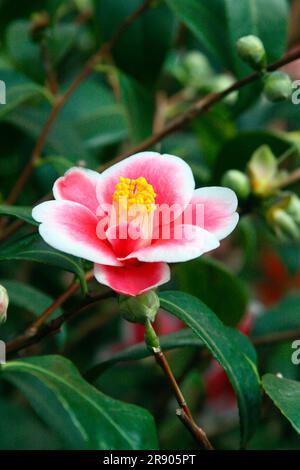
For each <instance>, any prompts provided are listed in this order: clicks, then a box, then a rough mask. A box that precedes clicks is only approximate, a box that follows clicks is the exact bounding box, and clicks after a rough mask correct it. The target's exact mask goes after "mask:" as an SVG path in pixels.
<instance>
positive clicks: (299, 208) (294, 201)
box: [287, 194, 300, 225]
mask: <svg viewBox="0 0 300 470" xmlns="http://www.w3.org/2000/svg"><path fill="white" fill-rule="evenodd" d="M287 212H288V213H289V214H290V215H291V216H292V217H293V219H294V221H295V222H296V223H297V224H299V225H300V199H299V198H298V196H296V194H292V195H291V196H290V197H289V204H288V207H287Z"/></svg>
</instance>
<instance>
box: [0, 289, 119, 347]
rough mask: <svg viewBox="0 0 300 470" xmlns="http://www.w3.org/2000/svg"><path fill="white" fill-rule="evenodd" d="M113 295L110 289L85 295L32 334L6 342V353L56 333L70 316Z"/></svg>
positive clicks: (72, 316)
mask: <svg viewBox="0 0 300 470" xmlns="http://www.w3.org/2000/svg"><path fill="white" fill-rule="evenodd" d="M114 295H115V294H114V292H113V291H112V290H108V291H106V292H101V293H100V294H98V295H97V296H95V297H87V298H85V299H83V300H82V301H81V302H80V304H79V306H78V307H77V308H76V309H70V310H67V311H66V312H64V313H62V314H61V315H60V316H58V317H57V318H55V319H54V320H52V321H51V322H50V323H48V324H43V325H42V327H41V328H39V329H38V330H37V331H36V333H35V334H34V335H33V336H28V335H27V336H26V335H25V334H24V335H21V336H18V337H17V338H15V339H14V340H12V341H10V342H8V343H7V344H6V352H7V354H8V355H11V354H14V353H16V352H18V351H20V350H21V349H24V348H28V347H29V346H32V345H34V344H37V343H39V342H40V341H41V340H43V339H44V338H47V337H49V336H52V335H53V334H56V333H58V332H59V331H60V328H61V327H62V325H63V324H64V323H65V322H66V321H68V320H70V319H71V318H74V317H75V316H76V315H78V314H79V313H82V312H83V311H85V310H86V309H87V308H89V307H91V306H94V305H96V304H97V303H98V302H101V301H102V300H105V299H108V298H110V297H113V296H114Z"/></svg>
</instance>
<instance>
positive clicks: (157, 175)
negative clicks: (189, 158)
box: [97, 152, 195, 218]
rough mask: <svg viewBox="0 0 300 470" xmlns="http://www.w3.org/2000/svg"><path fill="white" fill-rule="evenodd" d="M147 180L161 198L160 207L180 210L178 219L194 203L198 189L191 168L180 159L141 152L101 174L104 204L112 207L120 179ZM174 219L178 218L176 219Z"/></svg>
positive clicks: (100, 192)
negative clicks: (122, 177) (190, 203)
mask: <svg viewBox="0 0 300 470" xmlns="http://www.w3.org/2000/svg"><path fill="white" fill-rule="evenodd" d="M120 176H124V177H126V178H130V179H136V178H139V177H141V176H143V177H144V178H146V180H147V182H148V183H150V184H151V185H152V186H153V188H154V191H155V193H156V194H157V196H156V200H155V203H156V204H159V205H161V204H167V205H168V206H173V205H174V206H178V207H176V213H175V217H177V216H178V215H179V214H180V213H181V212H182V211H183V210H184V208H185V207H186V205H187V204H188V203H189V202H190V200H191V198H192V195H193V191H194V188H195V181H194V177H193V173H192V170H191V168H190V167H189V165H188V164H187V163H186V162H185V161H184V160H182V159H181V158H179V157H175V156H173V155H161V154H159V153H157V152H141V153H137V154H135V155H132V156H131V157H128V158H126V159H125V160H123V161H121V162H119V163H116V164H115V165H113V166H112V167H110V168H109V169H107V170H105V171H104V172H103V173H102V174H101V181H100V182H99V183H98V185H97V197H98V201H99V203H100V204H111V203H112V197H113V193H114V191H115V187H116V184H117V183H118V181H119V177H120ZM173 218H174V217H173Z"/></svg>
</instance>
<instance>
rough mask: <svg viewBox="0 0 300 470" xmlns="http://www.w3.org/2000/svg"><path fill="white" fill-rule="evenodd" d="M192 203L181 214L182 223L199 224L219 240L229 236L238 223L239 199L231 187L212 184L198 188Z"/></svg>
mask: <svg viewBox="0 0 300 470" xmlns="http://www.w3.org/2000/svg"><path fill="white" fill-rule="evenodd" d="M190 204H191V205H189V206H188V207H187V208H186V210H185V211H184V213H183V214H182V215H181V217H182V218H183V219H182V223H185V224H193V225H198V226H199V227H202V228H204V229H205V230H207V231H209V232H211V233H213V234H214V235H215V236H216V237H217V238H218V239H219V240H222V239H223V238H225V237H227V235H229V234H230V233H231V232H232V231H233V230H234V229H235V227H236V225H237V223H238V220H239V215H238V213H237V212H236V209H237V206H238V200H237V197H236V194H235V193H234V191H232V190H231V189H229V188H223V187H220V186H211V187H207V188H199V189H196V190H195V191H194V195H193V197H192V200H191V203H190Z"/></svg>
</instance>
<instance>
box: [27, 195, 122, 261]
mask: <svg viewBox="0 0 300 470" xmlns="http://www.w3.org/2000/svg"><path fill="white" fill-rule="evenodd" d="M32 217H33V218H34V219H35V220H36V221H37V222H41V223H40V225H39V232H40V235H41V237H42V238H43V239H44V240H45V242H46V243H48V245H50V246H52V247H53V248H56V249H57V250H60V251H63V252H65V253H68V254H70V255H74V256H79V257H80V258H84V259H86V260H89V261H93V262H94V263H105V264H108V265H112V266H119V265H121V263H120V262H119V261H118V260H117V258H116V256H115V254H114V252H113V250H112V248H111V246H110V244H109V243H108V242H107V241H106V240H100V239H99V238H98V237H97V235H96V229H97V223H98V219H97V217H96V216H95V215H94V214H93V213H92V211H90V210H89V209H88V208H87V207H84V206H82V205H80V204H77V203H76V202H71V201H47V202H43V203H42V204H39V205H38V206H36V207H34V209H33V211H32Z"/></svg>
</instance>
